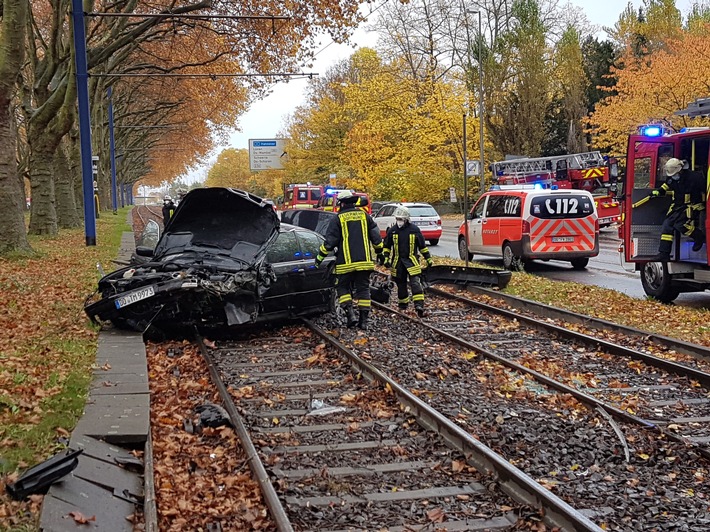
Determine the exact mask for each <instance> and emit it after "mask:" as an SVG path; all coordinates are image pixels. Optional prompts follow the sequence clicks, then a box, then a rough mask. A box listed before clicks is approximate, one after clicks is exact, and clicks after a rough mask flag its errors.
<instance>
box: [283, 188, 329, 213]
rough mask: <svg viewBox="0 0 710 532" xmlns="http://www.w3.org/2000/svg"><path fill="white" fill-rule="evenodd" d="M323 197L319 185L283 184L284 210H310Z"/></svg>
mask: <svg viewBox="0 0 710 532" xmlns="http://www.w3.org/2000/svg"><path fill="white" fill-rule="evenodd" d="M321 196H323V187H322V186H321V185H311V184H310V183H305V184H298V185H296V184H284V202H283V208H284V209H312V208H313V207H315V206H316V205H317V204H318V200H320V199H321Z"/></svg>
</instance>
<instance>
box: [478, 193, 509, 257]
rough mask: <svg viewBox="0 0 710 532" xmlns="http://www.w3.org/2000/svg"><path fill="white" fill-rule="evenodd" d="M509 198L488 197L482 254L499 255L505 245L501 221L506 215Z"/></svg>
mask: <svg viewBox="0 0 710 532" xmlns="http://www.w3.org/2000/svg"><path fill="white" fill-rule="evenodd" d="M506 198H507V196H498V195H492V196H489V197H488V204H487V205H486V210H485V212H484V221H483V222H482V225H483V228H482V231H481V252H483V253H487V254H489V255H491V254H492V255H498V254H499V253H500V252H501V249H502V247H501V246H502V244H503V240H504V238H503V235H501V227H500V225H501V219H502V218H503V217H504V215H505V205H506Z"/></svg>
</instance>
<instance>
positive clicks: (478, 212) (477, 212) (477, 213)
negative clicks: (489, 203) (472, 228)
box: [471, 197, 486, 220]
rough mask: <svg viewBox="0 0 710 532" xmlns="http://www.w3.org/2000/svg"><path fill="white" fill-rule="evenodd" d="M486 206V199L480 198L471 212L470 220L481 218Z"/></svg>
mask: <svg viewBox="0 0 710 532" xmlns="http://www.w3.org/2000/svg"><path fill="white" fill-rule="evenodd" d="M485 206H486V198H485V197H482V198H481V199H480V200H478V203H476V206H475V207H474V208H473V210H472V211H471V219H472V220H474V219H476V218H483V208H484V207H485Z"/></svg>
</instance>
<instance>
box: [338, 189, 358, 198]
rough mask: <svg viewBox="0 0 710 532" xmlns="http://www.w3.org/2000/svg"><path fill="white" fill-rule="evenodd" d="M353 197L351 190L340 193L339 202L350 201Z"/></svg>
mask: <svg viewBox="0 0 710 532" xmlns="http://www.w3.org/2000/svg"><path fill="white" fill-rule="evenodd" d="M353 197H354V196H353V193H352V191H351V190H341V191H340V192H338V201H344V200H348V199H350V198H353Z"/></svg>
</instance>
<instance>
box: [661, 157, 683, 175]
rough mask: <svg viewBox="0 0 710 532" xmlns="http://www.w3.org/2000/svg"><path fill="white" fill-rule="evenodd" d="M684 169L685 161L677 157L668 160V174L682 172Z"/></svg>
mask: <svg viewBox="0 0 710 532" xmlns="http://www.w3.org/2000/svg"><path fill="white" fill-rule="evenodd" d="M682 169H683V161H681V160H680V159H676V158H675V157H671V158H670V159H668V160H667V161H666V166H665V170H666V175H667V176H669V175H675V174H677V173H678V172H680V171H681V170H682Z"/></svg>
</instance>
